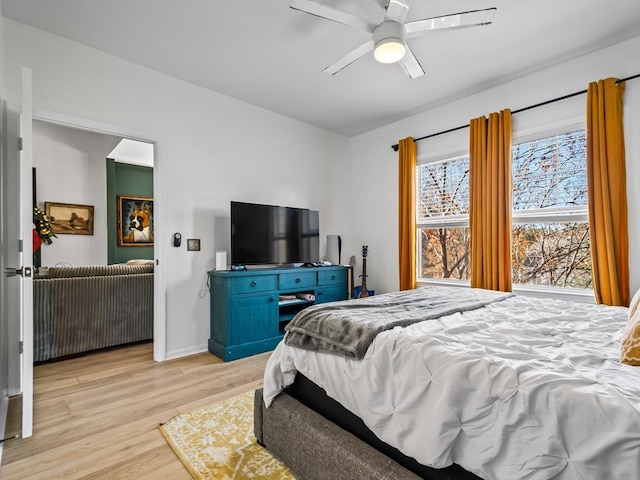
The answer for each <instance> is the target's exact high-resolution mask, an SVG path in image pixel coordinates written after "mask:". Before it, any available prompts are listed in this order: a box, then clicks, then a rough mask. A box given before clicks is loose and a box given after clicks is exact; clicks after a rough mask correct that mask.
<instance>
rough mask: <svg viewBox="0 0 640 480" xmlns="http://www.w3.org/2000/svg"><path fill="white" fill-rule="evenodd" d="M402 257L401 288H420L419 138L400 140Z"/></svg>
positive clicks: (399, 200)
mask: <svg viewBox="0 0 640 480" xmlns="http://www.w3.org/2000/svg"><path fill="white" fill-rule="evenodd" d="M398 163H399V168H398V259H399V273H400V282H399V283H400V290H411V289H413V288H416V142H415V141H414V140H413V138H412V137H408V138H405V139H404V140H400V142H398Z"/></svg>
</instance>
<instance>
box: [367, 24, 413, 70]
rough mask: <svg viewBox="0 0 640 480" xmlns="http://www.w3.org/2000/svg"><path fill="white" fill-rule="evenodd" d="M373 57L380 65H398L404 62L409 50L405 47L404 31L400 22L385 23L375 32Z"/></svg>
mask: <svg viewBox="0 0 640 480" xmlns="http://www.w3.org/2000/svg"><path fill="white" fill-rule="evenodd" d="M373 42H374V45H375V47H374V50H373V56H374V58H375V59H376V60H377V61H378V62H380V63H396V62H399V61H400V60H402V58H403V57H404V54H405V53H406V51H407V48H406V47H405V45H404V29H403V28H402V25H401V24H399V23H398V22H384V23H382V24H381V25H379V26H378V27H377V28H376V29H375V30H374V31H373Z"/></svg>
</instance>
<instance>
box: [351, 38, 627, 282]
mask: <svg viewBox="0 0 640 480" xmlns="http://www.w3.org/2000/svg"><path fill="white" fill-rule="evenodd" d="M638 51H640V37H638V38H635V39H632V40H629V41H626V42H623V43H621V44H618V45H615V46H613V47H610V48H607V49H605V50H602V51H599V52H596V53H592V54H589V55H586V56H584V57H581V58H579V59H576V60H574V61H570V62H565V63H563V64H561V65H557V66H555V67H553V68H549V69H547V70H544V71H541V72H538V73H535V74H532V75H527V76H524V77H522V78H520V79H518V80H516V81H513V82H510V83H507V84H504V85H502V86H499V87H496V88H492V89H490V90H487V91H485V92H482V93H479V94H476V95H472V96H468V97H465V98H461V99H459V100H456V101H454V102H451V103H449V104H446V105H442V106H440V107H438V108H434V109H432V110H429V111H426V112H423V113H420V114H418V115H415V116H412V117H409V118H406V119H404V120H401V121H398V122H395V123H393V124H391V125H388V126H386V127H383V128H379V129H377V130H374V131H371V132H367V133H365V134H362V135H359V136H357V137H354V138H353V139H352V176H353V183H352V188H351V200H350V202H351V205H353V206H354V207H352V209H356V207H355V206H357V205H361V206H365V207H366V208H357V210H358V214H357V215H354V216H353V217H352V226H351V228H352V231H353V232H354V235H353V241H354V242H355V244H367V243H368V244H369V258H368V260H367V273H368V274H369V275H370V278H369V281H368V286H369V287H370V288H374V289H376V290H377V291H379V292H386V291H393V290H396V289H397V288H398V267H397V262H398V254H397V252H398V240H397V192H398V187H397V153H395V152H394V151H393V150H392V149H391V148H390V146H391V145H392V144H396V143H398V140H399V139H401V138H405V137H408V136H412V137H416V138H417V137H421V136H424V135H427V134H430V133H436V132H440V131H443V130H447V129H449V128H453V127H457V126H459V125H466V124H468V123H469V120H470V119H471V118H475V117H478V116H481V115H486V114H488V113H490V112H493V111H498V110H501V109H504V108H511V109H512V110H516V109H519V108H522V107H526V106H529V105H533V104H536V103H539V102H542V101H545V100H549V99H552V98H555V97H559V96H563V95H566V94H569V93H573V92H576V91H581V90H586V88H587V85H588V84H589V82H592V81H596V80H598V79H601V78H606V77H617V78H624V77H628V76H631V75H635V74H637V73H640V55H638V53H637V52H638ZM425 88H428V82H427V83H426V84H425ZM624 112H625V113H624V122H625V142H626V161H627V192H628V204H629V245H630V248H629V264H630V282H631V290H632V292H633V291H635V290H636V289H638V288H640V269H639V268H638V266H639V265H640V249H638V248H636V246H637V245H638V244H640V189H638V188H637V179H638V178H640V135H638V131H640V79H637V80H631V81H629V82H628V83H627V87H626V91H625V96H624ZM576 113H577V114H578V117H579V118H584V117H585V115H586V95H581V96H578V97H575V98H574V99H572V100H567V101H563V102H558V103H555V104H553V105H550V106H548V107H542V108H539V109H534V110H530V111H528V112H525V113H521V114H517V115H515V116H514V117H513V118H514V135H515V134H516V133H517V132H518V131H520V130H527V131H529V130H530V129H531V128H532V126H534V125H540V124H542V125H544V124H549V125H553V124H557V123H562V122H563V121H570V120H571V119H572V118H575V116H576ZM468 135H469V131H468V129H463V130H461V131H459V132H456V133H454V134H449V135H445V136H441V137H437V139H433V140H425V141H422V142H419V143H418V155H419V156H423V157H424V156H429V155H434V156H440V155H443V154H444V153H447V152H451V153H459V152H464V151H467V150H468V142H469V140H468Z"/></svg>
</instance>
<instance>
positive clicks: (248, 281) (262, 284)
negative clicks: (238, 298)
mask: <svg viewBox="0 0 640 480" xmlns="http://www.w3.org/2000/svg"><path fill="white" fill-rule="evenodd" d="M275 289H276V276H275V275H256V276H243V277H238V278H232V279H231V294H232V295H237V294H239V293H251V292H267V291H269V290H275Z"/></svg>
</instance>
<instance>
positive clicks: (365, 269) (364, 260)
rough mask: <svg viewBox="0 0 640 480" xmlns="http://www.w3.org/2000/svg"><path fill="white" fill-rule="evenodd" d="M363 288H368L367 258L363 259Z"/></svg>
mask: <svg viewBox="0 0 640 480" xmlns="http://www.w3.org/2000/svg"><path fill="white" fill-rule="evenodd" d="M362 288H363V289H365V290H366V289H367V259H366V258H363V259H362Z"/></svg>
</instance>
